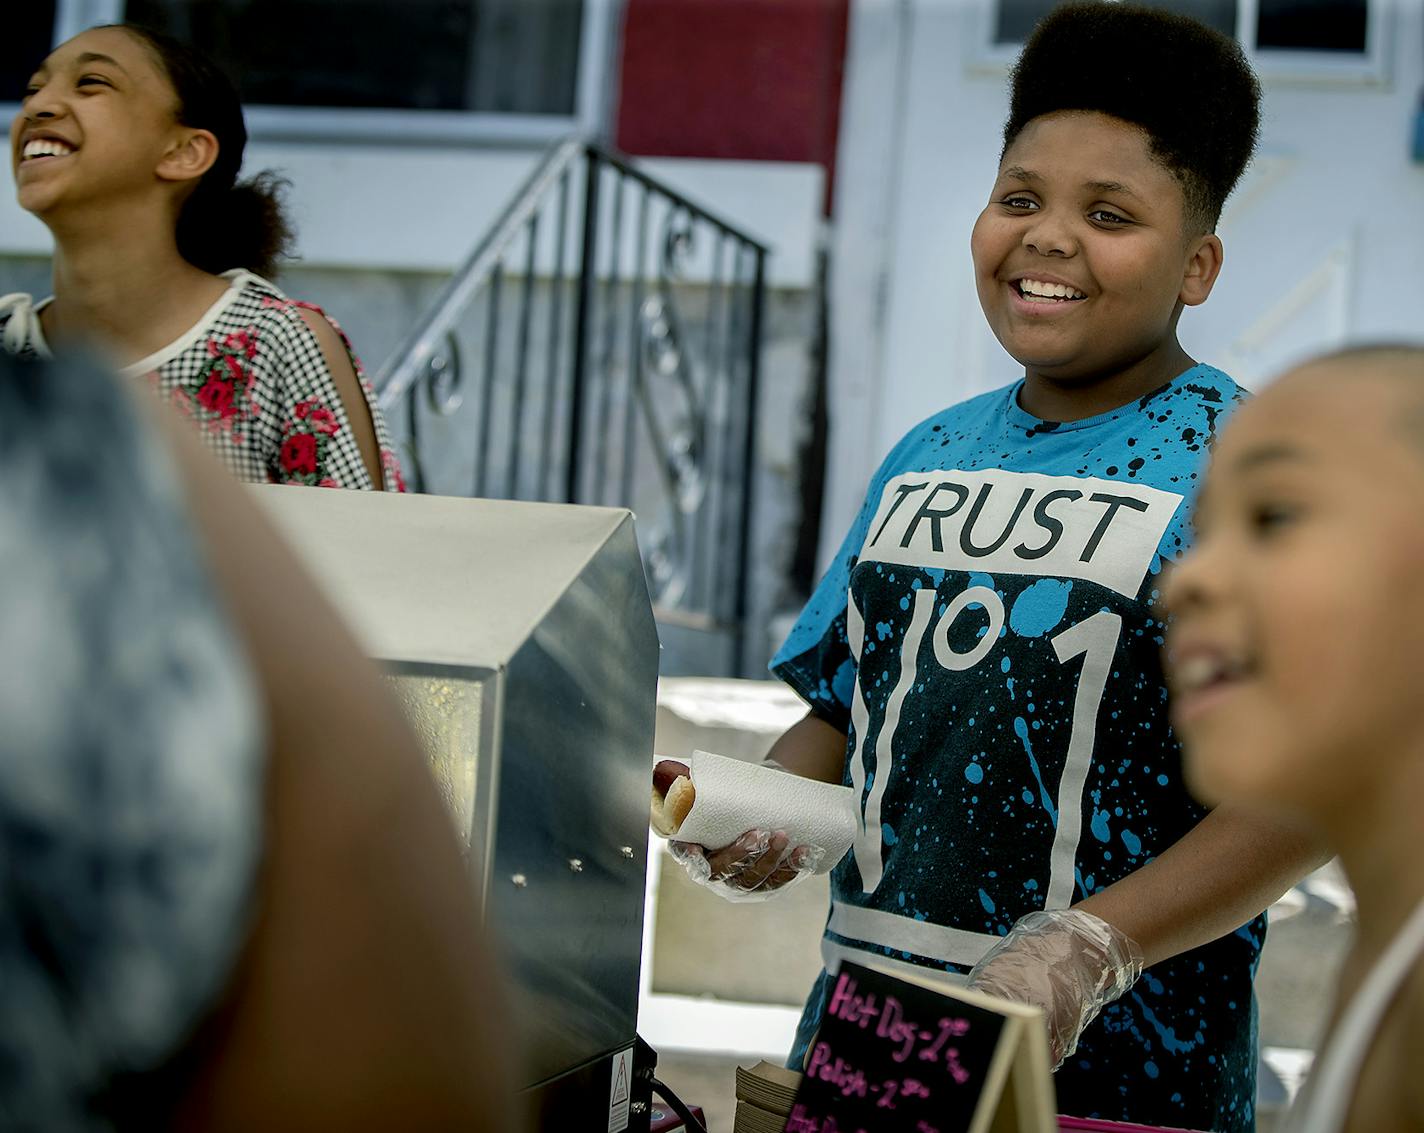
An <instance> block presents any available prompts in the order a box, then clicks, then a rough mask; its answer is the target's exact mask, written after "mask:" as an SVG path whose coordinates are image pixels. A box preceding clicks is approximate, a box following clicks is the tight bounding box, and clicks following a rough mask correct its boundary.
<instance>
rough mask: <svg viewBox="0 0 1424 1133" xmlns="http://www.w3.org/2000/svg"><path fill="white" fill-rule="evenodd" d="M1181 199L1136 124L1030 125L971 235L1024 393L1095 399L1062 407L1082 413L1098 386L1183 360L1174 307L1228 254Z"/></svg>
mask: <svg viewBox="0 0 1424 1133" xmlns="http://www.w3.org/2000/svg"><path fill="white" fill-rule="evenodd" d="M1185 212H1186V199H1185V196H1184V194H1183V191H1182V186H1181V183H1180V182H1179V181H1178V180H1177V179H1176V177H1175V176H1174V175H1173V174H1172V173H1171V171H1170V170H1168V169H1167V168H1166V167H1165V166H1164V165H1163V164H1162V163H1161V162H1160V161H1158V160H1157V159H1156V158H1154V157H1153V155H1152V153H1151V150H1150V149H1149V145H1148V137H1147V135H1146V133H1144V132H1143V131H1142V130H1141V129H1140V128H1138V127H1137V126H1134V125H1132V124H1130V123H1128V122H1124V121H1122V120H1121V119H1119V118H1113V117H1111V116H1109V115H1106V114H1100V113H1097V112H1091V111H1063V112H1059V113H1055V114H1046V115H1043V116H1042V117H1039V118H1035V119H1033V120H1032V121H1031V122H1029V123H1028V125H1026V126H1025V127H1024V128H1023V130H1022V131H1021V132H1020V133H1019V135H1018V137H1017V138H1015V139H1014V141H1013V143H1012V144H1011V145H1010V146H1009V147H1008V149H1007V150H1006V151H1005V153H1004V157H1003V161H1002V162H1001V163H1000V168H999V176H998V180H997V181H996V182H995V184H994V191H993V194H992V196H991V198H990V200H989V203H988V205H986V206H985V208H984V211H983V212H982V213H981V214H980V215H979V219H978V221H977V222H976V223H975V225H974V233H973V236H972V238H971V242H970V247H971V249H972V252H973V256H974V273H975V280H976V284H977V286H978V291H979V302H980V305H981V306H982V307H983V309H984V314H985V316H986V317H987V318H988V320H989V325H990V327H991V328H992V329H993V331H994V334H995V335H996V336H997V337H998V339H999V341H1000V343H1002V344H1003V346H1004V349H1005V350H1007V351H1008V352H1009V353H1010V354H1011V355H1012V356H1013V357H1014V358H1015V359H1016V360H1017V361H1018V362H1020V363H1021V364H1022V365H1023V366H1024V368H1025V372H1026V376H1027V379H1028V383H1029V387H1030V388H1029V390H1028V391H1026V392H1027V393H1028V394H1036V393H1037V392H1038V391H1040V390H1044V389H1046V390H1048V391H1049V392H1050V394H1051V395H1052V394H1058V395H1066V397H1067V398H1068V400H1069V401H1070V403H1071V401H1072V399H1073V397H1074V396H1075V394H1076V395H1078V396H1079V400H1081V401H1083V402H1084V403H1085V404H1084V409H1085V412H1080V413H1076V414H1064V415H1063V416H1064V417H1065V418H1066V417H1069V416H1074V415H1075V416H1078V417H1083V416H1088V415H1090V414H1091V413H1093V412H1099V411H1101V410H1102V409H1105V408H1111V407H1112V406H1111V405H1103V406H1097V405H1093V404H1088V403H1090V402H1092V401H1093V400H1094V397H1093V396H1092V391H1093V388H1094V387H1100V386H1109V387H1113V388H1109V389H1105V390H1102V391H1100V392H1101V393H1102V394H1105V395H1106V396H1107V398H1108V400H1109V401H1112V402H1113V404H1122V403H1123V402H1124V401H1127V400H1131V398H1133V397H1134V396H1140V395H1141V394H1142V393H1145V392H1147V391H1148V390H1150V389H1153V388H1156V386H1158V385H1161V384H1162V383H1163V382H1165V381H1168V380H1170V379H1171V378H1172V377H1174V376H1175V375H1176V374H1177V373H1178V372H1179V369H1178V367H1181V368H1185V367H1184V366H1183V365H1182V364H1183V362H1184V361H1186V359H1185V355H1184V353H1183V352H1182V350H1181V347H1180V346H1179V345H1178V344H1177V339H1176V323H1177V317H1178V315H1179V313H1180V310H1181V306H1182V305H1183V304H1186V305H1192V304H1196V303H1200V302H1202V301H1203V300H1205V299H1206V297H1207V295H1208V294H1209V293H1210V291H1211V286H1212V284H1213V283H1214V282H1215V279H1216V273H1217V270H1218V269H1219V267H1220V263H1221V255H1220V250H1221V245H1220V242H1219V241H1218V240H1217V239H1216V237H1215V236H1212V235H1209V234H1199V233H1193V232H1191V231H1189V230H1188V226H1187V222H1186V219H1185ZM1186 364H1188V365H1189V364H1190V363H1189V362H1186ZM1083 395H1087V396H1083ZM1114 398H1118V400H1116V401H1113V399H1114ZM1063 399H1064V398H1063V396H1059V397H1058V401H1059V402H1060V403H1061V402H1062V401H1063ZM1026 408H1031V406H1026Z"/></svg>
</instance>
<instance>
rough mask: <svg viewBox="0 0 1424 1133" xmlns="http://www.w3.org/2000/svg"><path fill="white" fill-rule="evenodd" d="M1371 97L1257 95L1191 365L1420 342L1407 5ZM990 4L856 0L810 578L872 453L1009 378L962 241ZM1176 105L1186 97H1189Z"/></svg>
mask: <svg viewBox="0 0 1424 1133" xmlns="http://www.w3.org/2000/svg"><path fill="white" fill-rule="evenodd" d="M1387 5H1388V6H1387V10H1386V11H1385V12H1384V16H1385V19H1386V24H1385V31H1386V36H1385V65H1386V77H1385V80H1384V81H1383V82H1355V83H1348V82H1341V81H1333V82H1325V81H1319V80H1317V81H1311V80H1309V79H1305V78H1301V77H1299V76H1297V77H1295V78H1274V77H1266V78H1265V80H1264V87H1265V113H1264V123H1263V130H1262V138H1261V146H1260V150H1259V157H1258V159H1257V161H1256V163H1255V166H1254V167H1253V168H1252V170H1251V171H1249V172H1248V174H1247V176H1246V178H1245V179H1244V180H1243V183H1242V185H1241V186H1240V187H1239V188H1238V190H1237V192H1236V194H1235V196H1234V197H1233V199H1232V201H1231V202H1230V203H1229V204H1228V207H1227V213H1226V215H1225V217H1224V218H1223V223H1222V226H1221V229H1220V232H1221V236H1222V239H1223V241H1224V242H1225V245H1226V265H1225V270H1224V272H1223V275H1222V278H1221V280H1220V282H1219V283H1218V285H1217V287H1216V290H1215V292H1214V293H1213V295H1212V297H1211V299H1210V300H1209V301H1208V302H1207V304H1206V305H1205V306H1204V307H1200V308H1196V309H1193V310H1189V311H1187V312H1186V313H1185V314H1184V315H1183V318H1182V323H1181V335H1182V340H1183V342H1184V344H1185V345H1186V347H1187V349H1188V350H1189V351H1191V352H1192V353H1193V354H1194V355H1195V356H1196V357H1198V358H1200V359H1202V360H1204V361H1209V362H1212V363H1214V364H1218V365H1221V366H1222V367H1223V368H1226V369H1228V370H1229V371H1230V372H1231V373H1232V374H1233V375H1234V376H1235V377H1236V378H1238V380H1240V381H1242V382H1243V383H1244V384H1246V385H1248V386H1250V385H1259V384H1260V383H1261V382H1262V381H1263V380H1265V379H1267V378H1269V376H1271V375H1273V374H1275V373H1277V372H1279V370H1280V369H1281V368H1282V367H1283V366H1284V365H1286V364H1288V363H1289V362H1290V361H1292V360H1294V359H1297V358H1300V357H1302V356H1304V355H1308V354H1310V353H1312V352H1314V351H1317V350H1320V349H1324V348H1328V347H1331V346H1335V345H1338V344H1340V343H1343V342H1346V341H1351V340H1361V339H1372V338H1379V337H1401V336H1413V337H1415V338H1420V337H1424V317H1421V315H1420V313H1419V309H1420V308H1419V301H1418V297H1417V296H1416V295H1415V294H1414V289H1413V288H1412V287H1411V286H1410V285H1409V284H1408V283H1407V282H1406V277H1407V275H1408V273H1409V272H1411V271H1412V270H1413V269H1414V267H1415V266H1416V265H1417V264H1418V263H1419V261H1420V258H1421V256H1424V164H1418V163H1414V162H1412V161H1411V159H1410V138H1411V136H1412V131H1413V123H1414V117H1415V114H1416V113H1417V112H1418V108H1419V100H1420V94H1421V88H1424V14H1421V5H1420V2H1419V0H1387ZM987 11H988V0H856V3H855V5H854V8H853V10H852V22H851V30H850V44H849V50H848V60H847V76H846V86H845V96H844V104H843V108H842V122H841V149H840V161H839V174H838V183H837V197H836V201H837V207H836V215H835V217H834V227H833V245H832V250H833V269H832V270H833V279H832V291H831V296H832V324H831V325H832V350H831V370H830V387H831V411H832V421H831V443H830V461H829V466H828V473H827V475H828V483H827V501H826V508H825V512H824V520H823V524H822V537H821V561H822V563H824V562H826V561H827V560H828V559H829V557H830V555H831V554H832V553H833V552H834V549H835V546H836V542H837V540H838V539H839V538H840V535H841V534H842V533H843V532H844V530H845V528H846V526H847V524H848V523H849V522H850V519H851V517H852V516H853V515H854V513H855V510H856V508H857V507H858V506H859V504H860V501H861V498H862V494H863V492H864V489H865V484H866V481H867V479H868V477H869V475H870V474H871V472H872V471H873V470H874V468H875V466H876V464H877V463H878V461H879V460H880V458H881V456H883V455H884V453H885V452H886V451H887V450H888V449H889V448H890V446H891V445H892V444H893V443H894V442H895V441H896V440H897V439H898V438H899V437H900V435H901V434H902V433H903V432H904V431H905V430H906V429H907V428H908V427H909V426H911V425H912V424H914V423H915V422H916V421H918V420H920V419H922V418H923V417H925V416H927V415H928V414H930V413H931V412H933V411H935V410H936V409H939V408H942V407H943V406H945V405H948V404H951V403H953V402H956V401H959V400H962V399H963V398H966V397H970V396H973V395H974V394H977V393H980V392H983V391H985V390H988V389H991V388H994V387H996V386H998V385H1002V384H1004V383H1005V382H1007V381H1010V380H1012V379H1013V378H1014V377H1015V376H1017V373H1018V372H1019V371H1017V370H1016V368H1015V365H1014V362H1013V360H1012V359H1010V358H1009V357H1008V356H1007V355H1006V354H1005V353H1004V352H1003V351H1002V349H1001V348H1000V347H999V346H998V344H997V342H996V341H995V340H994V338H993V336H992V335H991V334H990V333H989V331H988V328H987V327H986V326H985V324H984V320H983V317H982V315H981V313H980V310H979V303H978V300H977V298H976V295H975V290H974V280H973V275H972V272H971V268H970V260H969V233H970V229H971V227H972V225H973V222H974V219H975V217H976V216H977V215H978V213H979V211H980V209H981V208H982V207H983V204H984V201H985V200H986V199H987V196H988V193H989V189H990V186H991V184H992V181H993V175H994V170H995V168H996V166H997V161H998V155H999V146H1000V130H1001V127H1002V124H1003V121H1004V117H1005V115H1006V113H1007V108H1008V99H1007V91H1006V81H1007V74H1006V70H1005V68H1004V66H1003V64H1002V63H999V64H997V65H993V64H988V63H986V61H985V57H984V53H983V52H982V50H981V49H980V47H979V43H980V41H981V38H982V35H983V32H982V28H983V21H984V19H985V17H986V13H987ZM1183 97H1187V98H1190V97H1191V94H1190V92H1189V91H1187V92H1183Z"/></svg>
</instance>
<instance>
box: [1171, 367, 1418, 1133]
mask: <svg viewBox="0 0 1424 1133" xmlns="http://www.w3.org/2000/svg"><path fill="white" fill-rule="evenodd" d="M1422 498H1424V346H1404V345H1401V346H1381V347H1371V348H1355V349H1351V350H1345V351H1342V352H1340V353H1338V354H1334V355H1330V356H1327V357H1325V358H1322V359H1319V360H1317V361H1314V362H1310V363H1307V364H1306V365H1304V366H1301V367H1299V368H1298V369H1296V370H1294V371H1293V372H1291V373H1290V374H1288V375H1287V376H1285V377H1284V378H1282V379H1281V380H1280V381H1279V382H1277V383H1276V384H1275V385H1273V386H1271V387H1270V388H1268V389H1267V390H1266V391H1265V392H1263V393H1262V394H1261V395H1260V396H1259V397H1257V398H1256V399H1255V400H1254V401H1252V402H1250V403H1248V404H1247V405H1245V406H1244V407H1242V408H1241V409H1240V410H1238V411H1237V413H1236V415H1235V417H1234V418H1233V419H1232V421H1231V423H1230V424H1229V425H1228V426H1227V427H1226V430H1225V432H1224V433H1223V435H1222V437H1221V442H1220V444H1219V445H1218V446H1217V448H1216V452H1215V454H1214V455H1213V457H1212V462H1211V471H1210V473H1209V475H1208V476H1207V478H1206V485H1205V487H1204V488H1203V490H1202V493H1201V497H1200V501H1199V503H1198V504H1197V511H1196V529H1197V539H1196V545H1195V548H1194V550H1193V551H1191V552H1190V553H1189V554H1188V556H1187V557H1186V559H1185V560H1184V561H1183V562H1182V563H1181V564H1180V565H1179V566H1178V567H1177V568H1176V569H1175V571H1174V573H1173V575H1172V577H1171V579H1170V582H1169V583H1168V586H1167V590H1166V596H1167V600H1168V603H1169V607H1170V609H1171V611H1172V614H1173V621H1172V625H1171V628H1170V631H1169V637H1168V655H1167V674H1168V679H1169V682H1170V685H1171V689H1172V719H1173V721H1174V723H1175V725H1176V729H1177V733H1178V734H1179V735H1180V736H1181V737H1182V740H1183V743H1184V746H1185V755H1186V770H1187V774H1188V777H1189V780H1190V782H1191V785H1192V787H1193V788H1194V789H1195V790H1196V791H1197V792H1198V793H1199V794H1200V795H1202V797H1204V798H1206V799H1208V800H1209V801H1212V802H1218V801H1221V802H1230V803H1233V804H1238V805H1240V804H1245V805H1250V806H1253V807H1259V808H1262V809H1264V810H1265V811H1266V812H1268V813H1272V814H1277V815H1281V816H1283V817H1285V818H1286V819H1287V820H1288V821H1291V822H1296V823H1300V824H1301V825H1303V826H1305V827H1307V828H1309V829H1312V830H1316V831H1319V832H1321V833H1323V834H1324V836H1325V837H1326V839H1327V840H1328V841H1329V843H1330V845H1331V846H1332V848H1333V849H1335V850H1337V851H1338V852H1339V855H1340V861H1341V864H1342V865H1343V866H1344V869H1345V873H1346V876H1347V877H1348V878H1349V881H1350V884H1351V886H1352V887H1353V889H1354V891H1355V896H1356V899H1357V901H1358V910H1359V928H1358V931H1357V933H1356V938H1355V942H1354V945H1353V947H1352V949H1351V951H1350V953H1349V955H1348V957H1347V958H1346V961H1345V965H1344V968H1343V971H1342V973H1341V979H1340V987H1339V989H1338V1002H1337V1004H1336V1007H1335V1010H1334V1012H1333V1018H1332V1021H1331V1024H1330V1029H1329V1033H1328V1035H1327V1037H1326V1040H1325V1043H1324V1045H1323V1047H1322V1050H1321V1053H1320V1056H1319V1057H1318V1058H1317V1059H1316V1062H1315V1066H1314V1068H1313V1070H1312V1073H1311V1078H1310V1081H1309V1082H1308V1083H1307V1084H1306V1087H1305V1090H1304V1092H1303V1093H1302V1095H1301V1098H1300V1101H1299V1103H1298V1104H1297V1107H1296V1109H1295V1111H1294V1112H1293V1113H1292V1115H1291V1118H1290V1120H1289V1121H1288V1124H1287V1128H1289V1129H1290V1130H1292V1133H1342V1131H1345V1130H1349V1131H1350V1133H1385V1131H1386V1130H1390V1131H1393V1130H1409V1129H1424V1077H1421V1075H1420V1073H1419V1071H1420V1067H1422V1066H1424V838H1421V836H1420V829H1421V826H1420V819H1419V816H1420V814H1421V813H1424V727H1421V725H1420V718H1419V673H1420V671H1421V669H1424V588H1422V587H1421V586H1420V578H1421V575H1424V514H1421V512H1420V508H1419V501H1420V500H1421V499H1422Z"/></svg>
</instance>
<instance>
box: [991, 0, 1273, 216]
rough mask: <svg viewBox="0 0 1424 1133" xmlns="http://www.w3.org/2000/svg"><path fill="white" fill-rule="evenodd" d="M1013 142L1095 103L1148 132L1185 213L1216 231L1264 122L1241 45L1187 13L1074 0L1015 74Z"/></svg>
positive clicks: (1053, 18)
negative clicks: (1027, 129) (1046, 117)
mask: <svg viewBox="0 0 1424 1133" xmlns="http://www.w3.org/2000/svg"><path fill="white" fill-rule="evenodd" d="M1010 84H1011V94H1010V103H1009V120H1008V121H1007V122H1006V123H1005V124H1004V148H1005V150H1007V149H1008V147H1009V146H1010V144H1012V142H1013V140H1014V139H1015V138H1016V137H1018V135H1019V132H1020V131H1021V130H1022V129H1023V128H1024V126H1026V125H1027V124H1028V123H1029V122H1030V121H1031V120H1032V119H1034V118H1037V117H1038V116H1039V115H1041V114H1051V113H1053V112H1054V111H1057V110H1095V111H1099V112H1101V113H1103V114H1110V115H1112V116H1113V117H1114V118H1121V119H1122V120H1123V121H1126V122H1131V123H1133V124H1134V125H1137V126H1140V127H1141V128H1142V129H1143V130H1145V131H1146V132H1147V135H1148V137H1149V138H1150V140H1151V149H1152V153H1153V154H1154V156H1156V157H1157V159H1158V160H1159V161H1161V162H1162V163H1163V164H1164V165H1165V166H1166V167H1167V168H1168V169H1170V170H1171V171H1172V173H1173V174H1174V175H1175V176H1176V177H1177V179H1178V180H1179V181H1180V182H1181V184H1182V190H1183V193H1184V195H1185V196H1186V204H1187V215H1188V220H1189V221H1190V222H1195V224H1196V225H1198V226H1199V227H1200V228H1201V229H1202V230H1203V231H1208V232H1209V231H1212V230H1213V229H1215V227H1216V222H1217V221H1218V220H1219V219H1220V217H1221V207H1222V205H1223V204H1224V203H1225V201H1226V198H1227V197H1228V196H1229V195H1230V193H1231V190H1232V189H1233V188H1235V186H1236V182H1237V181H1238V180H1239V179H1240V177H1241V173H1242V171H1243V170H1244V169H1245V168H1246V164H1247V162H1249V161H1250V160H1251V153H1252V151H1253V150H1254V149H1255V148H1256V135H1257V133H1258V131H1259V128H1260V118H1261V113H1260V106H1261V87H1260V84H1259V83H1257V81H1256V75H1255V73H1254V72H1253V71H1252V70H1251V65H1250V64H1249V63H1248V62H1247V61H1246V57H1245V55H1244V54H1242V51H1241V48H1240V47H1238V46H1237V44H1236V43H1235V42H1234V41H1233V40H1231V39H1228V38H1227V37H1226V36H1224V35H1222V34H1221V33H1220V32H1217V31H1215V30H1213V29H1212V28H1209V27H1207V26H1206V25H1205V24H1201V23H1199V22H1197V21H1196V20H1193V19H1191V18H1190V17H1187V16H1179V15H1176V14H1174V13H1171V12H1164V11H1160V10H1158V9H1155V8H1148V7H1144V6H1142V5H1139V4H1120V3H1114V2H1111V0H1078V2H1075V3H1068V4H1064V5H1062V6H1061V7H1059V8H1056V9H1054V10H1053V11H1052V12H1050V13H1049V14H1048V15H1047V16H1045V17H1044V18H1043V19H1042V20H1040V21H1039V23H1038V26H1037V27H1035V28H1034V30H1033V34H1032V35H1030V36H1029V39H1028V42H1027V43H1026V44H1024V49H1023V52H1022V54H1020V55H1019V58H1018V62H1017V63H1016V64H1014V69H1013V73H1012V75H1011V76H1010Z"/></svg>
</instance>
